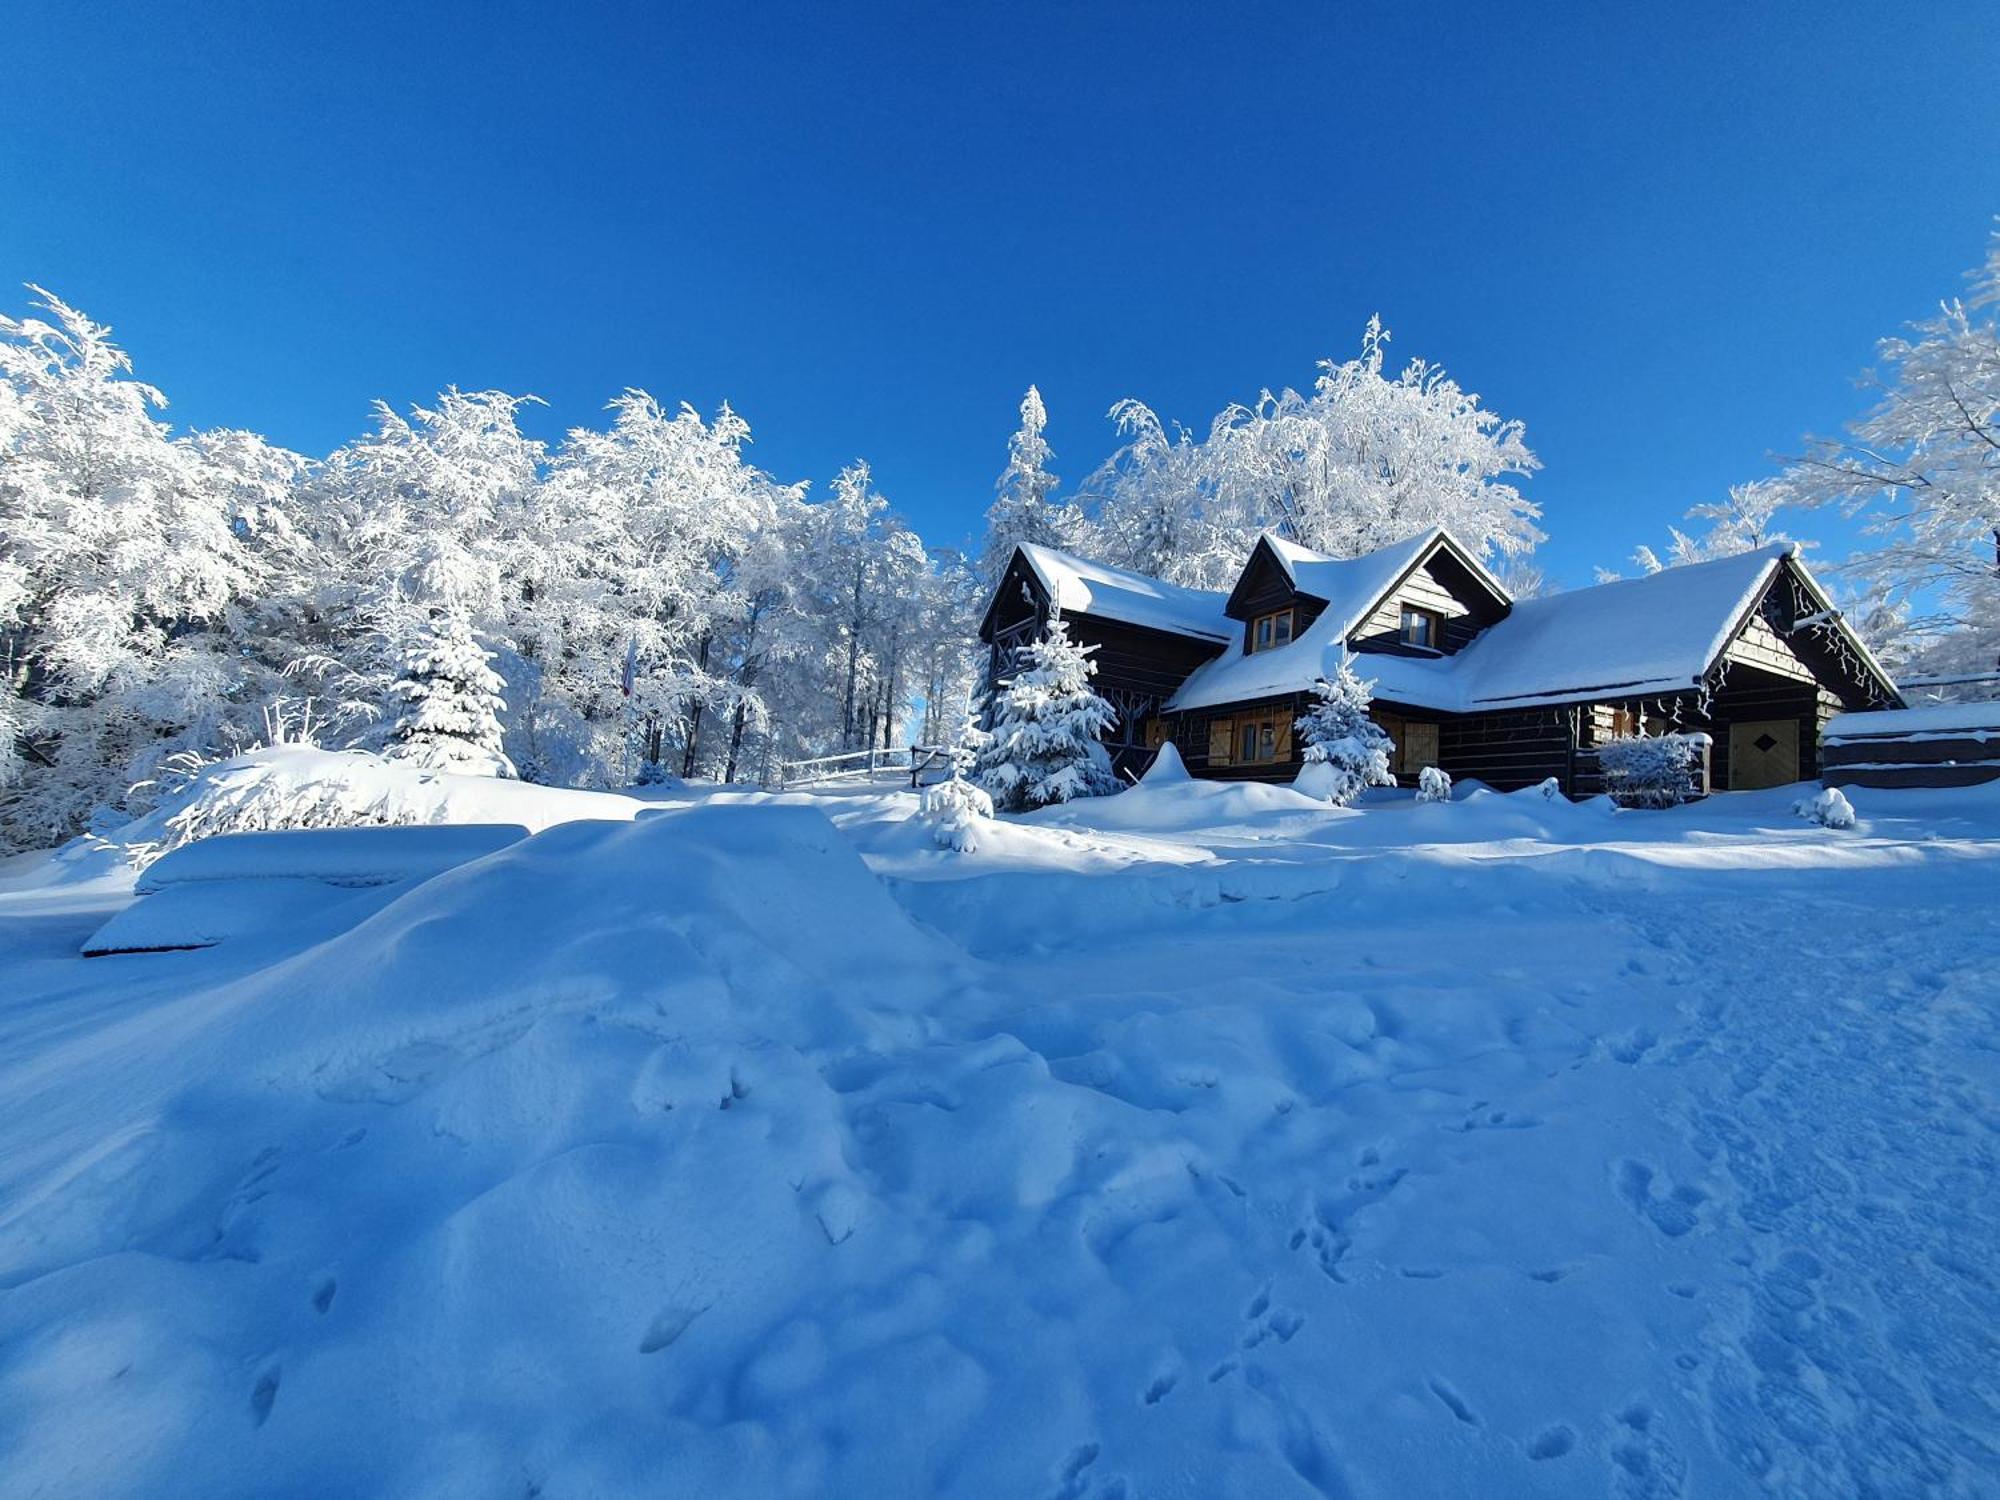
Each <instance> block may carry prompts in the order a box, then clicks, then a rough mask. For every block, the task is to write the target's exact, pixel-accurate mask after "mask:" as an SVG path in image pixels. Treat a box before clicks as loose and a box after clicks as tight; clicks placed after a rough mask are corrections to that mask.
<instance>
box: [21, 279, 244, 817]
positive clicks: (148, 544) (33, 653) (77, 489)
mask: <svg viewBox="0 0 2000 1500" xmlns="http://www.w3.org/2000/svg"><path fill="white" fill-rule="evenodd" d="M33 290H34V291H35V293H36V296H37V297H38V298H39V301H38V303H37V304H36V309H37V312H38V313H39V314H41V315H40V316H36V315H31V316H29V317H26V318H20V319H15V318H11V317H4V316H0V674H4V675H3V677H0V847H6V848H19V847H31V846H34V845H39V844H44V843H51V842H55V841H57V840H59V839H61V838H64V837H66V836H68V835H70V834H73V833H76V832H78V831H80V830H81V829H83V828H84V827H85V826H86V825H87V823H88V822H89V821H90V819H91V816H92V814H93V813H94V812H96V811H97V810H98V809H100V808H103V807H106V806H119V805H123V803H124V798H125V792H126V789H127V787H129V786H131V785H132V784H133V783H135V782H140V781H143V780H145V779H147V778H150V777H151V776H152V774H153V772H154V769H155V768H156V767H158V766H159V765H160V764H161V763H162V762H163V761H164V760H165V759H166V758H167V757H168V756H170V755H173V754H176V753H177V752H182V751H187V750H192V749H200V748H203V747H205V746H208V745H210V744H213V743H218V742H226V741H227V740H229V739H231V738H232V737H234V736H237V735H239V734H241V733H244V732H247V730H248V727H249V725H250V723H251V722H253V721H254V719H255V712H256V710H255V706H254V705H249V704H246V703H245V702H244V694H243V691H242V688H243V676H244V674H243V669H242V667H241V664H240V663H239V661H238V660H237V659H236V657H235V656H234V655H233V654H232V650H231V640H230V625H231V620H230V611H231V609H232V607H233V606H235V605H236V604H238V603H239V602H240V601H241V600H243V599H244V598H245V597H247V596H248V594H249V593H250V591H251V590H252V588H253V587H254V585H255V582H256V577H257V569H256V567H255V565H254V561H253V558H252V556H251V555H250V552H249V551H248V549H247V548H246V547H245V546H244V545H243V544H242V542H241V541H240V540H239V538H238V536H237V534H236V532H235V530H234V529H233V528H232V524H231V523H232V496H231V495H230V494H229V493H228V490H227V486H226V485H225V484H224V483H223V482H222V481H221V480H220V479H219V477H218V474H217V472H216V466H215V465H214V464H212V463H210V462H207V461H205V458H204V454H203V452H202V451H201V450H200V449H199V448H197V447H196V446H194V445H192V444H190V443H187V442H184V441H180V442H177V441H175V440H174V439H172V438H171V437H170V436H169V432H168V428H167V426H166V424H165V423H163V422H161V421H159V420H158V419H157V418H155V416H154V415H153V413H154V411H155V410H156V409H158V408H160V407H162V406H164V405H165V397H164V396H162V395H161V394H160V392H159V391H157V390H156V389H154V388H153V387H152V386H150V385H146V384H144V383H143V382H141V381H138V380H135V379H133V378H131V368H132V366H131V360H130V359H129V358H128V356H127V355H126V353H125V351H124V350H122V349H121V348H119V347H118V346H117V345H116V344H114V343H113V342H112V340H111V332H110V330H109V329H108V328H106V327H104V326H102V325H100V324H97V323H94V322H92V321H91V320H90V319H89V318H87V317H86V316H84V315H83V314H82V313H81V312H79V311H77V310H76V309H75V308H73V307H70V306H69V305H68V304H66V303H64V302H63V301H62V300H61V299H60V298H58V297H55V296H53V295H52V294H50V293H48V292H45V291H42V290H41V289H39V288H35V289H33Z"/></svg>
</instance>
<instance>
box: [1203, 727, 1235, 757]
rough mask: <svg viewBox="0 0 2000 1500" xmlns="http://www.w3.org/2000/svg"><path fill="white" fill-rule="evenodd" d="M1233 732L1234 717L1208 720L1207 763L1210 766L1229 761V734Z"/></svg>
mask: <svg viewBox="0 0 2000 1500" xmlns="http://www.w3.org/2000/svg"><path fill="white" fill-rule="evenodd" d="M1235 732H1236V721H1235V720H1234V719H1210V720H1209V721H1208V763H1209V764H1210V765H1211V766H1226V765H1228V764H1229V763H1230V755H1229V751H1230V736H1231V735H1233V734H1234V733H1235Z"/></svg>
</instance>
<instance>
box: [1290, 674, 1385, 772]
mask: <svg viewBox="0 0 2000 1500" xmlns="http://www.w3.org/2000/svg"><path fill="white" fill-rule="evenodd" d="M1373 686H1374V684H1373V683H1371V682H1363V681H1362V680H1361V679H1360V678H1359V677H1357V676H1355V675H1354V658H1353V657H1352V656H1351V655H1343V656H1342V657H1341V659H1340V663H1339V665H1338V666H1336V667H1335V668H1334V672H1333V676H1332V678H1331V679H1328V678H1325V677H1322V678H1321V679H1320V680H1319V681H1318V682H1316V683H1314V684H1313V695H1314V697H1316V698H1317V699H1318V700H1319V701H1318V702H1316V703H1315V704H1313V706H1312V707H1311V708H1310V709H1308V710H1307V711H1306V712H1305V714H1303V715H1302V716H1301V717H1300V718H1299V720H1298V731H1299V735H1300V737H1301V738H1302V739H1303V740H1304V741H1305V747H1306V748H1305V762H1306V767H1305V770H1303V771H1301V772H1300V773H1299V786H1300V789H1301V790H1302V791H1307V792H1310V793H1311V794H1312V795H1313V796H1316V797H1324V798H1325V799H1326V800H1327V801H1329V802H1331V803H1332V804H1333V805H1334V806H1335V807H1346V806H1347V805H1348V804H1349V803H1351V802H1352V801H1353V800H1354V799H1355V798H1356V797H1358V796H1360V795H1361V793H1362V792H1363V791H1364V790H1366V789H1367V788H1369V787H1371V786H1394V785H1395V784H1396V778H1395V776H1394V775H1393V774H1392V773H1391V772H1390V770H1389V755H1390V753H1391V752H1392V751H1394V750H1395V748H1396V742H1395V741H1394V740H1392V739H1390V738H1389V736H1388V735H1387V734H1386V733H1384V732H1383V730H1382V727H1381V726H1380V725H1378V724H1377V723H1376V722H1375V721H1374V720H1373V719H1371V718H1369V717H1368V705H1369V703H1370V702H1371V701H1372V700H1371V698H1370V696H1369V690H1370V689H1371V688H1372V687H1373Z"/></svg>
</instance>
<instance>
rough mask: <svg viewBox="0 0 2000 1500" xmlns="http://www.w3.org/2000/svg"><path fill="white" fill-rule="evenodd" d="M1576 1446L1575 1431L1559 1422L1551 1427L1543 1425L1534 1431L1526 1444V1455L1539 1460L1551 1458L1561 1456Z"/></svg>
mask: <svg viewBox="0 0 2000 1500" xmlns="http://www.w3.org/2000/svg"><path fill="white" fill-rule="evenodd" d="M1575 1446H1576V1431H1575V1429H1573V1428H1571V1427H1567V1426H1565V1425H1564V1424H1562V1423H1561V1422H1558V1423H1556V1425H1555V1426H1553V1427H1544V1428H1543V1429H1542V1430H1541V1431H1540V1432H1538V1433H1536V1434H1535V1436H1534V1440H1533V1441H1532V1442H1530V1443H1529V1444H1528V1457H1530V1458H1532V1459H1535V1460H1536V1461H1537V1462H1541V1461H1544V1460H1547V1459H1551V1458H1561V1457H1563V1456H1564V1455H1565V1454H1567V1453H1568V1452H1569V1451H1570V1450H1571V1449H1572V1448H1574V1447H1575Z"/></svg>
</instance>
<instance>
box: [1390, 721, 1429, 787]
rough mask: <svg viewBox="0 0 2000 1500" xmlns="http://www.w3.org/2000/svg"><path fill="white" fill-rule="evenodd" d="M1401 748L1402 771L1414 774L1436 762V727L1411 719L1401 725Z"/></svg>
mask: <svg viewBox="0 0 2000 1500" xmlns="http://www.w3.org/2000/svg"><path fill="white" fill-rule="evenodd" d="M1399 748H1400V749H1401V750H1402V752H1403V753H1402V756H1401V762H1402V770H1403V773H1404V774H1405V775H1407V776H1414V775H1416V774H1417V773H1418V772H1419V771H1421V770H1423V768H1424V767H1425V766H1434V765H1436V764H1437V763H1438V727H1437V725H1435V724H1419V723H1417V722H1416V720H1414V719H1412V720H1410V721H1409V722H1408V723H1406V724H1404V725H1403V739H1402V743H1401V745H1400V746H1399Z"/></svg>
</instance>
